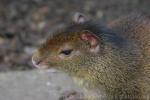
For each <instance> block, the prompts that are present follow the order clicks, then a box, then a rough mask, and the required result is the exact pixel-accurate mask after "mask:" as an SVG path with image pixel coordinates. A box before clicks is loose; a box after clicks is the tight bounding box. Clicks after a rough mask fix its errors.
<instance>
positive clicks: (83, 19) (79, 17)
mask: <svg viewBox="0 0 150 100" xmlns="http://www.w3.org/2000/svg"><path fill="white" fill-rule="evenodd" d="M86 21H88V18H87V17H86V16H85V15H84V14H82V13H79V12H76V13H75V14H74V17H73V22H75V23H76V24H81V23H84V22H86Z"/></svg>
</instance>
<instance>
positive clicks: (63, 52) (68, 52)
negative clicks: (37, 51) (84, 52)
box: [60, 49, 73, 55]
mask: <svg viewBox="0 0 150 100" xmlns="http://www.w3.org/2000/svg"><path fill="white" fill-rule="evenodd" d="M72 51H73V50H72V49H69V50H62V51H61V52H60V54H64V55H70V54H71V52H72Z"/></svg>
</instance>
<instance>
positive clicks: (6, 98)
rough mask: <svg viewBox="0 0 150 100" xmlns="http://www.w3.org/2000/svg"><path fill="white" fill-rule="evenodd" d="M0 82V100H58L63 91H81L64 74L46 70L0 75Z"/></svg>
mask: <svg viewBox="0 0 150 100" xmlns="http://www.w3.org/2000/svg"><path fill="white" fill-rule="evenodd" d="M0 80H1V82H0V100H58V97H59V96H60V95H61V94H62V93H63V92H64V91H68V90H77V91H80V90H81V89H79V87H77V86H76V85H75V84H74V83H73V82H72V80H71V79H70V77H68V76H67V75H66V74H63V73H60V72H57V73H50V72H47V71H46V70H32V71H24V72H8V73H0Z"/></svg>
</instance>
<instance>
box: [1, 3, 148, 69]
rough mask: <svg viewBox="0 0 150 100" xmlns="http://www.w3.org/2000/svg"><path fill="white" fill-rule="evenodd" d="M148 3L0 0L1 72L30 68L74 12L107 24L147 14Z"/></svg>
mask: <svg viewBox="0 0 150 100" xmlns="http://www.w3.org/2000/svg"><path fill="white" fill-rule="evenodd" d="M149 5H150V0H0V71H1V72H2V71H10V70H27V69H33V66H32V63H31V55H32V53H33V51H34V50H35V49H36V48H37V47H38V46H39V45H40V44H41V43H42V42H43V41H44V40H45V39H46V38H47V37H48V35H49V34H50V33H51V32H54V31H55V30H57V29H58V28H62V27H64V26H65V25H66V23H67V22H69V21H70V20H69V19H71V16H72V15H73V13H75V12H82V13H85V14H87V15H89V16H91V18H93V19H95V18H96V19H98V20H101V21H103V22H104V23H109V22H110V21H112V20H113V19H116V18H118V17H119V16H123V15H127V14H129V13H133V12H142V13H144V14H148V15H149V14H150V12H149V9H150V6H149Z"/></svg>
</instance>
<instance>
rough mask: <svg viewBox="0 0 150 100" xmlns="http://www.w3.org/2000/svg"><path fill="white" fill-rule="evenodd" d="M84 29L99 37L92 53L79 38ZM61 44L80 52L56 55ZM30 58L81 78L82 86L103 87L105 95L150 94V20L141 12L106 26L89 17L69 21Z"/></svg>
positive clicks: (113, 98)
mask: <svg viewBox="0 0 150 100" xmlns="http://www.w3.org/2000/svg"><path fill="white" fill-rule="evenodd" d="M83 30H88V31H90V32H92V33H93V34H94V35H96V36H97V37H98V39H99V44H98V45H99V46H100V49H99V52H98V53H91V52H90V46H89V44H88V43H86V42H83V41H81V40H80V38H79V37H80V35H81V34H82V32H83ZM64 45H67V46H68V48H71V49H73V50H74V51H80V54H79V55H75V56H72V57H69V58H67V57H66V58H64V59H61V58H59V57H58V55H59V52H60V50H61V48H65V47H64ZM33 58H34V59H38V60H39V59H40V60H42V63H46V64H48V65H49V66H58V67H55V68H56V69H59V70H62V71H65V72H68V73H69V74H70V75H72V76H76V77H78V78H80V79H82V80H84V83H86V84H88V85H85V84H83V86H85V87H86V88H87V89H89V90H90V89H96V90H97V89H98V90H99V91H100V92H101V91H103V92H104V93H105V94H106V97H105V98H106V99H110V100H120V99H122V100H125V99H128V100H133V99H136V100H145V99H146V98H147V97H150V20H149V19H148V18H146V17H143V16H141V15H134V14H133V15H130V16H127V17H123V18H120V19H118V20H115V21H114V22H112V23H110V24H109V28H107V27H106V26H101V25H99V24H96V23H95V22H92V21H87V22H84V23H80V24H71V25H69V26H68V27H67V28H66V29H65V30H64V31H62V32H60V33H57V34H54V36H53V37H50V38H49V39H48V40H47V41H46V42H45V43H44V44H43V45H42V46H41V47H40V48H39V49H38V52H36V53H35V54H34V56H33ZM99 99H100V97H99ZM99 99H93V100H99Z"/></svg>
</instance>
